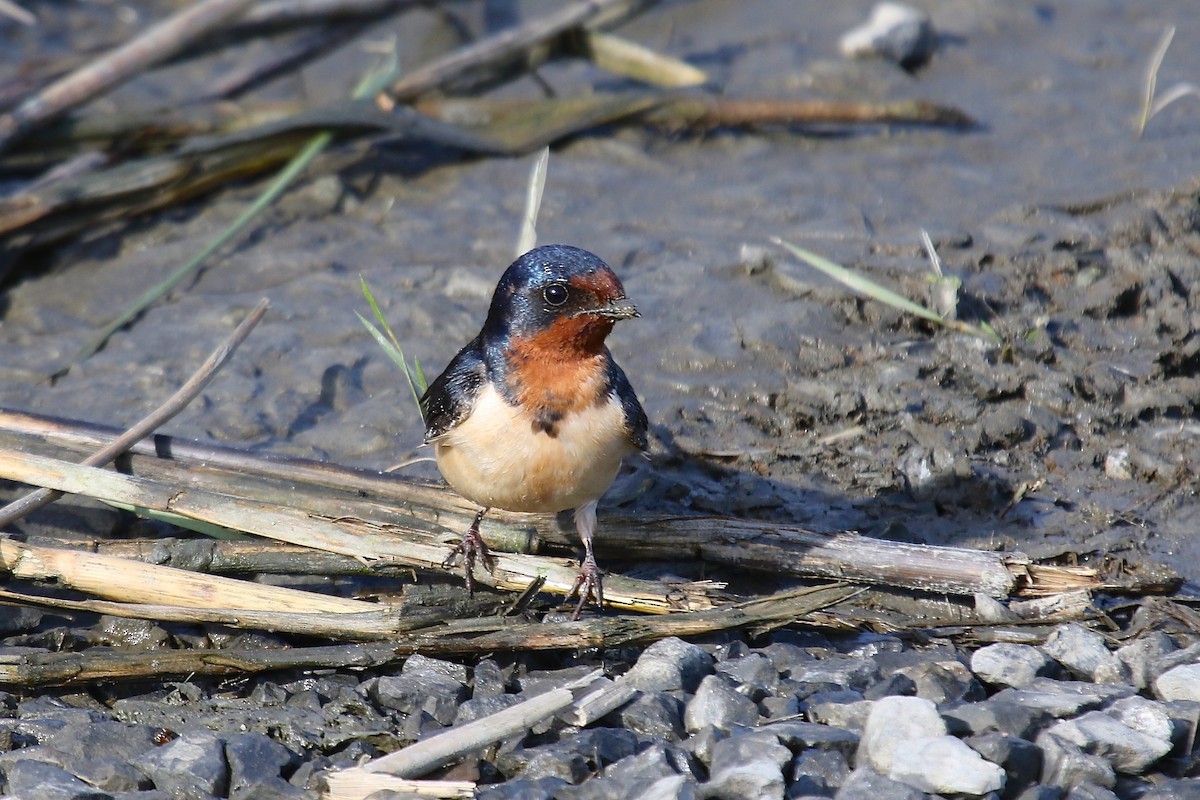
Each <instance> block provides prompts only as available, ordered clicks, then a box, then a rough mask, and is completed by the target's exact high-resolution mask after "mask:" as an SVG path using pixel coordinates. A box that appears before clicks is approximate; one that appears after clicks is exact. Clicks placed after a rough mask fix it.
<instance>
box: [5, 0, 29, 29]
mask: <svg viewBox="0 0 1200 800" xmlns="http://www.w3.org/2000/svg"><path fill="white" fill-rule="evenodd" d="M0 14H3V15H4V16H6V17H8V18H9V19H15V20H16V21H17V22H19V23H21V24H22V25H37V17H35V16H34V15H33V14H31V13H29V12H28V11H26V10H25V9H23V8H21V7H20V6H19V5H17V4H16V3H14V2H12V0H0Z"/></svg>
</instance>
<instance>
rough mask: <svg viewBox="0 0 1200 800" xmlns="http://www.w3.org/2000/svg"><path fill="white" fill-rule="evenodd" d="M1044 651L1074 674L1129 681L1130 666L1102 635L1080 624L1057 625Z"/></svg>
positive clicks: (1100, 680) (1104, 680)
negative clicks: (1112, 649) (1114, 651)
mask: <svg viewBox="0 0 1200 800" xmlns="http://www.w3.org/2000/svg"><path fill="white" fill-rule="evenodd" d="M1042 650H1043V651H1045V653H1046V654H1047V655H1048V656H1050V657H1051V658H1053V659H1054V660H1056V661H1057V662H1058V663H1060V664H1062V665H1063V666H1064V667H1066V668H1067V669H1068V670H1069V671H1070V672H1071V674H1072V675H1075V676H1076V677H1079V678H1083V679H1085V680H1089V681H1092V682H1093V683H1129V668H1128V667H1127V666H1125V663H1124V662H1123V661H1121V659H1120V658H1118V657H1117V656H1116V654H1114V653H1113V652H1111V651H1110V650H1109V649H1108V644H1107V643H1106V642H1105V639H1104V637H1103V636H1101V635H1100V634H1098V633H1096V632H1095V631H1091V630H1088V629H1087V628H1085V627H1083V626H1082V625H1079V624H1077V623H1073V622H1072V623H1067V624H1066V625H1060V626H1059V627H1057V628H1055V630H1054V632H1053V633H1051V634H1050V636H1049V638H1047V639H1046V643H1045V644H1043V645H1042Z"/></svg>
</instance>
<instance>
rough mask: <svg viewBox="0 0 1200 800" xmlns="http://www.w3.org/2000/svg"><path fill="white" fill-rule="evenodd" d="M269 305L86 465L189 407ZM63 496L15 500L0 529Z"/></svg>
mask: <svg viewBox="0 0 1200 800" xmlns="http://www.w3.org/2000/svg"><path fill="white" fill-rule="evenodd" d="M268 305H269V304H268V302H267V300H266V299H265V298H264V299H263V300H260V301H258V305H256V306H255V307H254V309H253V310H252V311H251V312H250V313H249V314H248V315H247V316H246V318H245V319H244V320H242V322H241V324H240V325H238V326H237V328H235V329H234V331H233V333H231V334H230V335H229V337H228V338H227V339H226V340H225V341H223V342H221V344H220V345H219V346H218V347H217V349H216V350H214V351H213V352H212V354H211V355H209V357H208V358H207V359H206V360H205V361H204V363H203V364H201V365H200V368H199V369H197V370H196V372H195V373H193V374H192V377H191V378H189V379H188V381H187V383H185V384H184V385H183V386H181V387H179V390H178V391H176V392H175V394H173V395H171V396H170V397H169V398H168V399H167V401H166V402H165V403H163V404H162V405H160V406H159V407H158V408H156V409H154V410H153V411H151V412H150V413H149V414H148V415H146V416H145V417H143V418H142V419H141V420H139V421H138V422H137V423H136V424H135V425H134V426H133V427H132V428H130V429H129V430H127V431H125V433H123V434H121V435H120V436H119V437H117V438H116V439H115V440H113V442H112V443H111V444H108V445H106V446H105V447H103V448H101V449H100V450H99V451H98V452H96V453H95V454H94V455H91V456H88V457H87V458H85V459H84V460H83V464H84V465H86V466H91V467H95V466H100V465H102V464H107V463H108V462H110V461H112V460H113V459H115V458H116V457H117V456H119V455H121V454H122V453H124V452H125V451H126V450H128V449H129V448H130V447H132V446H133V445H134V444H135V443H137V442H140V441H141V440H142V439H145V438H146V437H147V436H149V435H150V434H152V433H154V431H155V430H156V429H158V428H159V427H160V426H161V425H162V424H163V423H165V422H166V421H167V420H169V419H171V418H172V417H174V416H175V415H176V414H178V413H179V412H180V411H183V410H184V409H185V408H187V407H188V405H189V404H190V403H191V402H192V400H194V399H195V398H196V396H197V395H198V394H200V392H202V391H204V387H205V386H208V384H209V382H210V381H212V379H213V378H214V377H215V376H216V374H217V372H218V371H220V369H221V368H222V367H223V366H225V364H226V363H227V362H228V361H229V358H230V357H231V356H232V355H233V353H234V351H236V350H237V348H238V346H239V345H241V343H242V342H244V341H246V337H247V336H249V335H250V331H252V330H254V327H255V326H256V325H258V323H259V322H261V321H262V318H263V314H265V313H267V306H268ZM60 497H62V492H55V491H51V490H49V489H38V490H37V491H34V492H30V493H29V494H27V495H25V496H24V497H22V498H20V499H19V500H14V501H13V502H11V503H9V504H8V505H6V506H4V507H3V508H0V528H3V527H4V526H6V525H9V524H11V523H12V522H14V521H15V520H18V519H20V518H21V517H23V516H25V515H26V514H28V513H29V512H31V511H34V510H35V509H38V508H41V507H42V506H44V505H46V504H47V503H52V502H54V501H55V500H57V499H58V498H60Z"/></svg>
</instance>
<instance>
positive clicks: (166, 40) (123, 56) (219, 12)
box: [0, 0, 251, 152]
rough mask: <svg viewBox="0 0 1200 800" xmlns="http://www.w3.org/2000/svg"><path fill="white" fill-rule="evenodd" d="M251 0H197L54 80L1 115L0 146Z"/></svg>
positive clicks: (177, 47)
mask: <svg viewBox="0 0 1200 800" xmlns="http://www.w3.org/2000/svg"><path fill="white" fill-rule="evenodd" d="M250 3H251V0H201V2H199V3H197V4H196V5H194V6H192V7H190V8H188V9H186V10H184V11H181V12H179V13H178V14H175V15H173V16H171V17H169V18H168V19H166V20H164V21H162V22H160V23H158V24H157V25H154V26H153V27H151V28H150V29H149V30H148V31H146V32H145V33H143V34H142V35H140V36H138V37H136V38H134V39H132V40H131V41H129V42H127V43H126V44H124V45H122V46H120V47H118V48H117V49H116V50H113V51H111V52H109V53H108V54H107V55H104V56H101V57H100V58H98V59H96V60H94V61H91V62H90V63H89V64H88V65H87V66H85V67H83V68H81V69H79V70H76V71H75V72H72V73H71V74H70V75H67V76H66V77H64V78H62V79H60V80H57V81H55V82H54V83H53V84H51V85H50V86H47V87H46V88H45V89H43V90H42V91H41V92H39V93H38V94H37V95H36V96H34V97H31V98H29V99H28V100H26V101H24V102H23V103H21V104H20V105H19V106H17V107H16V108H15V109H13V110H12V111H11V112H9V113H7V114H4V115H3V116H0V152H2V151H3V150H5V149H6V148H7V147H8V146H9V145H11V144H12V143H13V142H14V141H16V140H17V139H19V138H20V137H22V136H26V135H28V134H29V133H30V132H32V131H33V130H35V129H36V128H37V127H38V126H40V125H43V124H45V123H46V122H48V121H50V120H52V119H54V118H55V117H58V116H59V115H61V114H64V113H66V112H67V111H69V110H70V109H72V108H74V107H75V106H78V105H81V104H82V103H85V102H88V101H90V100H94V99H95V98H96V97H98V96H100V95H101V94H103V93H104V92H106V91H108V90H109V89H111V88H113V87H115V86H117V85H118V84H120V83H123V82H124V81H126V80H128V79H129V78H130V77H132V76H133V75H135V74H136V73H137V72H138V71H139V70H142V69H145V68H146V67H149V66H151V65H153V64H156V63H158V62H160V61H162V60H163V59H165V58H167V57H168V56H170V55H171V54H172V53H175V52H178V51H179V50H181V49H182V48H183V47H185V46H186V45H187V44H188V43H189V42H192V41H195V40H196V39H199V38H200V37H202V36H204V35H205V34H207V33H208V32H209V31H211V30H213V29H214V28H216V27H217V26H219V25H220V24H221V23H223V22H224V21H225V20H227V19H229V18H230V17H232V16H233V15H235V14H237V13H238V12H240V11H242V10H243V9H245V7H246V6H248V5H250Z"/></svg>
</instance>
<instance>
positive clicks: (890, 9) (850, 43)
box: [838, 2, 937, 70]
mask: <svg viewBox="0 0 1200 800" xmlns="http://www.w3.org/2000/svg"><path fill="white" fill-rule="evenodd" d="M936 47H937V34H936V32H935V31H934V29H933V22H932V21H930V19H929V15H928V14H926V13H924V12H922V11H918V10H917V9H915V8H912V7H911V6H907V5H904V4H903V3H895V2H885V3H878V4H877V5H876V6H875V7H874V8H873V9H871V15H870V16H869V17H868V18H867V21H866V22H864V23H863V24H862V25H859V26H858V27H856V28H853V29H852V30H849V31H847V32H846V33H845V34H843V35H842V38H841V39H839V40H838V49H839V50H840V51H841V53H842V55H843V56H846V57H847V58H867V57H877V58H883V59H886V60H888V61H892V62H895V63H896V64H899V65H900V66H901V67H903V68H904V69H907V70H912V69H916V68H917V67H920V66H921V65H923V64H924V63H925V62H927V61H928V60H929V59H930V57H931V56H932V55H933V51H934V50H935V49H936Z"/></svg>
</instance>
